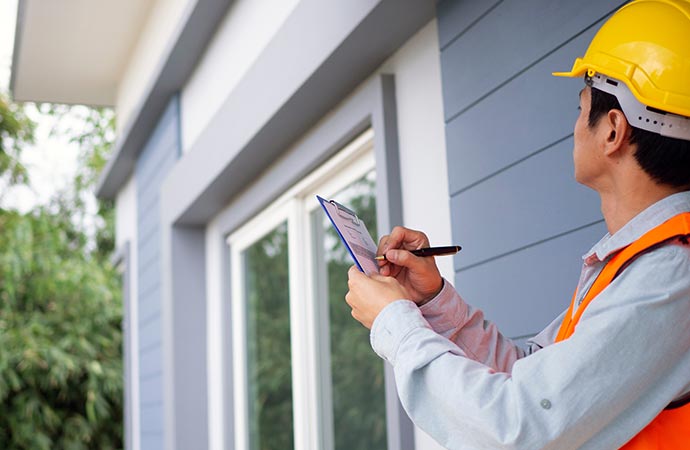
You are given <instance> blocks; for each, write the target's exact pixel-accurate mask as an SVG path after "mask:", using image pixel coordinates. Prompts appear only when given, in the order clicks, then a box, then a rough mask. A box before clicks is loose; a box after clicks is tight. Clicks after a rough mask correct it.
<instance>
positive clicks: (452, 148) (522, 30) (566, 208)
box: [437, 0, 624, 337]
mask: <svg viewBox="0 0 690 450" xmlns="http://www.w3.org/2000/svg"><path fill="white" fill-rule="evenodd" d="M622 3H624V2H622V1H620V0H605V1H599V0H584V1H582V2H569V1H567V0H521V1H517V0H501V1H498V2H496V1H493V2H484V3H482V2H472V1H460V0H443V1H441V2H439V3H438V9H437V11H438V15H439V17H438V23H439V42H440V44H439V45H440V50H441V67H442V77H443V91H444V92H443V95H444V108H445V117H446V144H447V151H448V170H449V191H450V193H451V205H450V207H451V224H452V228H453V237H454V240H456V241H457V242H459V243H460V244H461V245H463V247H464V250H463V252H462V253H461V254H459V255H458V256H456V257H455V272H456V276H455V284H456V286H457V287H458V290H459V291H460V292H461V293H462V294H463V295H464V296H465V298H467V300H468V301H469V302H471V303H473V304H475V305H477V306H479V307H481V308H482V309H484V310H485V312H486V313H487V318H489V319H490V320H493V321H494V322H496V323H497V324H498V325H499V327H500V328H501V329H502V330H503V332H504V333H505V334H507V335H508V336H513V337H520V336H526V335H530V334H534V333H536V332H538V331H539V330H540V329H541V328H542V327H544V326H546V325H547V324H548V322H550V321H551V320H552V319H554V318H555V317H556V316H557V315H558V313H559V312H560V311H561V310H563V309H564V308H565V307H566V306H567V303H568V301H569V300H570V295H571V294H572V290H573V288H574V286H575V284H576V283H577V279H578V274H579V267H580V263H581V261H580V256H581V255H582V254H583V253H585V252H586V251H587V250H588V249H589V248H590V247H591V246H592V245H593V244H594V243H595V242H596V241H597V240H598V239H599V238H600V237H601V235H603V233H604V232H605V227H604V225H603V222H602V221H601V212H600V208H599V199H598V196H597V195H596V193H594V192H592V191H590V190H588V189H586V188H584V187H582V186H579V185H577V184H576V182H575V181H574V179H573V167H572V155H571V153H572V129H573V124H574V121H575V119H576V117H577V111H576V108H577V95H578V92H579V90H580V88H581V87H582V81H581V80H563V79H556V78H553V77H552V76H551V72H552V71H555V70H561V69H569V68H570V66H571V65H572V61H573V60H574V58H575V57H576V56H581V55H582V54H583V53H584V51H585V49H586V46H587V44H588V42H589V40H590V39H591V37H592V36H593V35H594V33H595V32H596V30H597V29H598V27H599V24H600V23H601V22H602V21H603V20H604V19H605V17H606V16H607V15H608V14H610V13H611V12H613V11H615V10H616V9H617V8H618V7H619V6H620V5H621V4H622Z"/></svg>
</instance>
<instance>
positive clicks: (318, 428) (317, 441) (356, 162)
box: [227, 129, 375, 450]
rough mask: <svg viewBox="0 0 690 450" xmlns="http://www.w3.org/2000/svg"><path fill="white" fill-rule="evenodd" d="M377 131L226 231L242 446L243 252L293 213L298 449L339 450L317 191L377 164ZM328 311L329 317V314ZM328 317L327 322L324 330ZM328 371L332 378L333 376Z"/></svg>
mask: <svg viewBox="0 0 690 450" xmlns="http://www.w3.org/2000/svg"><path fill="white" fill-rule="evenodd" d="M373 145H374V133H373V130H371V129H369V130H367V131H365V132H364V133H362V134H360V135H359V136H358V137H356V138H355V139H354V140H353V141H351V142H350V143H349V144H348V145H347V146H346V147H345V148H343V149H342V150H341V151H339V152H338V153H337V154H336V155H335V156H333V157H332V158H330V159H329V160H328V161H327V162H326V163H324V164H323V165H322V166H320V167H319V168H317V169H316V170H314V171H313V172H312V173H310V174H309V175H308V176H306V177H305V178H304V179H303V180H301V181H300V182H298V183H297V184H295V185H294V186H293V187H291V188H290V189H288V190H287V192H285V193H284V194H283V195H281V196H280V197H279V198H278V199H276V200H275V201H274V202H273V203H271V204H270V205H269V206H268V207H266V208H265V209H264V210H263V211H261V212H260V213H258V214H257V215H256V216H254V217H253V218H252V219H251V220H249V221H248V222H247V223H246V224H244V225H243V226H241V227H240V228H239V229H237V230H236V231H235V232H233V233H232V234H231V235H230V236H229V237H228V239H227V243H228V245H229V246H230V257H231V277H232V278H231V280H232V282H231V285H232V299H233V301H232V322H233V323H232V330H233V335H232V341H233V374H234V377H233V379H234V386H233V392H234V399H235V414H234V417H235V448H236V449H237V450H249V423H248V411H249V404H248V402H249V399H248V396H247V393H248V380H247V372H246V367H247V352H246V350H247V336H246V323H245V320H244V319H245V318H246V305H245V302H244V301H236V300H237V299H244V298H245V296H244V294H245V292H244V285H243V282H242V280H243V277H242V274H243V270H244V267H243V261H242V253H243V252H244V251H245V250H246V249H247V248H249V247H250V246H251V245H252V244H254V243H255V242H256V241H258V240H259V239H260V238H261V237H263V236H265V235H266V234H267V233H269V232H270V231H271V230H273V229H274V228H275V227H277V226H278V225H279V224H281V223H283V222H285V221H287V228H288V249H289V250H288V260H289V264H290V268H291V269H290V286H289V296H290V340H291V359H292V404H293V424H294V445H295V449H305V450H332V448H333V429H332V422H333V419H332V405H331V398H330V392H331V388H330V385H329V383H330V378H328V377H324V376H322V375H320V374H324V373H328V374H330V364H329V363H328V361H330V353H329V352H330V349H329V348H325V347H327V346H323V345H319V342H317V338H318V337H321V338H322V337H323V336H324V334H323V333H324V332H325V333H326V334H325V336H328V316H327V315H325V314H324V311H326V310H325V309H324V308H319V307H318V303H317V299H315V298H314V297H315V296H314V292H313V291H314V290H313V286H315V283H314V281H315V280H314V279H313V274H314V269H315V264H314V261H313V259H314V258H313V255H314V250H313V249H312V245H313V243H312V234H313V231H314V230H312V224H311V221H310V220H309V218H310V215H311V214H312V213H313V211H314V210H316V209H318V208H320V207H321V206H320V205H319V203H318V201H317V200H316V198H315V196H316V195H317V194H318V195H321V196H324V197H326V198H329V197H331V196H333V195H334V194H335V193H337V192H338V191H339V190H341V189H343V188H344V187H346V186H347V185H349V184H350V183H352V182H354V181H356V180H357V179H359V178H361V177H362V176H363V175H364V174H366V173H367V172H369V171H370V170H372V169H374V168H375V156H374V150H373ZM324 316H325V318H324ZM324 322H325V330H324ZM326 378H328V380H326Z"/></svg>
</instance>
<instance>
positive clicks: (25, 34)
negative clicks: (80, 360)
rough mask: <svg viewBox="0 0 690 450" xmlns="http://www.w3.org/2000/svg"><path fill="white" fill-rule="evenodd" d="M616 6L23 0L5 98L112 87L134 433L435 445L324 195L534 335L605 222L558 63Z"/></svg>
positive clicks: (114, 180) (576, 83)
mask: <svg viewBox="0 0 690 450" xmlns="http://www.w3.org/2000/svg"><path fill="white" fill-rule="evenodd" d="M622 3H623V2H621V1H593V0H586V1H581V2H572V1H566V0H521V1H516V0H491V1H485V2H479V1H470V0H441V1H438V2H436V3H434V2H432V1H429V0H398V1H393V0H347V1H343V0H335V1H316V0H262V1H256V0H235V1H233V0H165V1H164V0H120V1H118V2H113V1H109V2H90V1H86V0H71V1H66V0H53V1H51V2H36V1H29V0H20V1H19V13H18V23H17V30H16V44H15V53H14V64H13V71H12V75H13V76H12V82H11V89H12V93H13V96H14V98H15V99H16V100H18V101H51V102H64V103H85V104H92V105H109V106H113V107H115V108H116V111H117V117H118V130H117V132H118V138H117V142H116V146H115V149H114V153H113V155H112V159H111V160H110V161H109V163H108V165H107V167H106V169H105V172H104V173H103V175H102V178H101V180H100V184H99V187H98V195H99V196H100V197H102V198H105V199H114V200H115V202H116V210H117V230H116V231H117V245H118V248H119V253H118V254H119V255H120V256H121V258H122V263H123V276H124V278H125V281H126V282H125V300H126V302H125V303H126V311H125V318H126V320H125V332H126V348H125V357H126V361H125V362H126V364H125V365H126V374H125V375H126V399H125V404H126V417H125V424H126V425H125V428H126V448H127V449H135V450H138V449H145V450H155V449H178V450H179V449H206V448H208V449H213V450H221V449H237V450H248V449H258V448H270V449H286V448H295V449H312V450H330V449H335V450H340V449H355V448H366V449H368V450H375V449H383V448H387V449H389V450H412V449H415V450H430V449H437V448H439V447H438V445H437V444H435V443H434V442H433V440H432V439H430V438H429V437H428V436H427V435H426V434H425V433H424V432H423V431H421V430H419V429H417V428H415V426H414V425H413V424H412V423H411V422H410V420H409V419H408V417H407V416H406V414H405V412H404V410H403V409H402V407H401V405H400V403H399V401H398V400H397V396H396V391H395V385H394V381H393V378H392V372H391V368H390V367H387V366H385V365H384V363H383V362H381V360H379V359H378V358H377V357H376V356H375V355H373V352H371V350H370V348H369V347H368V338H367V333H366V330H364V329H363V328H362V327H361V326H359V325H358V324H357V323H356V322H354V321H353V320H352V319H351V318H350V317H349V311H348V310H347V308H344V305H343V301H342V296H343V294H344V291H343V289H346V286H345V285H344V283H345V281H344V280H346V274H345V272H346V269H347V267H348V266H349V265H350V264H351V263H350V261H349V259H348V258H347V255H346V254H345V253H344V250H343V248H342V246H341V245H340V244H339V242H338V241H337V238H335V237H334V235H333V232H332V230H331V229H330V226H329V225H328V223H326V222H325V221H324V220H325V217H324V215H323V213H322V212H321V211H320V209H319V204H318V202H317V201H316V199H315V195H316V194H319V195H322V196H325V197H329V198H331V197H332V198H336V199H338V200H339V201H340V202H341V203H345V204H348V205H350V206H352V207H356V209H358V212H360V214H361V215H362V217H363V218H364V219H365V221H366V222H367V224H369V225H372V226H374V229H373V231H374V232H375V234H378V235H379V236H381V235H383V234H385V233H387V232H388V231H389V230H390V229H391V228H392V227H393V226H395V225H405V226H408V227H411V228H415V229H421V230H424V231H425V232H426V233H427V235H428V236H429V238H430V240H431V243H432V244H434V245H444V244H459V245H462V246H463V250H462V252H460V253H459V254H458V255H456V256H454V257H444V258H438V259H437V261H438V264H439V266H440V268H441V270H442V273H443V275H444V276H445V277H446V279H447V280H449V281H451V282H452V283H454V284H455V286H456V287H458V289H459V291H460V292H461V293H462V294H463V296H464V297H465V298H466V299H467V300H468V301H470V302H471V303H473V304H475V305H477V306H479V307H481V308H482V309H483V310H484V311H485V313H486V316H487V317H488V318H490V319H491V320H493V321H494V322H496V323H497V324H498V325H499V327H500V329H501V330H502V331H503V332H504V334H506V335H508V336H510V337H513V338H515V339H516V340H518V341H524V340H525V339H526V338H527V337H529V336H531V335H533V334H535V333H536V332H538V331H539V330H541V329H542V328H543V327H544V326H545V325H547V324H548V323H549V322H550V321H551V320H552V319H553V318H554V317H556V316H557V315H558V314H559V313H560V312H561V311H562V310H563V309H564V308H566V306H567V304H568V302H569V300H570V295H571V293H572V289H573V288H574V286H575V285H576V282H577V278H578V275H579V269H580V258H579V257H580V255H582V254H583V253H585V252H586V251H587V250H588V249H589V248H590V247H591V245H593V243H595V242H596V241H597V240H598V239H599V238H600V237H601V236H602V235H603V234H604V233H605V227H604V224H603V221H602V218H601V213H600V210H599V202H598V198H597V196H596V194H595V193H593V192H590V191H589V190H587V189H586V188H584V187H582V186H580V185H578V184H577V183H576V182H575V181H574V179H573V167H572V155H571V149H572V130H573V124H574V121H575V118H576V112H577V111H576V108H577V105H578V97H577V95H578V92H579V90H580V89H581V87H582V81H581V80H563V79H558V78H554V77H552V76H551V72H552V71H556V70H562V69H568V68H570V66H571V64H572V61H573V60H574V58H575V57H576V56H580V55H582V54H583V53H584V50H585V48H586V46H587V43H588V42H589V40H590V39H591V37H592V36H593V35H594V32H595V31H596V29H597V28H598V26H599V25H600V24H601V23H602V21H603V20H604V19H605V18H606V17H607V16H608V15H609V14H610V13H611V12H613V11H614V10H616V9H617V8H618V7H619V6H620V5H621V4H622Z"/></svg>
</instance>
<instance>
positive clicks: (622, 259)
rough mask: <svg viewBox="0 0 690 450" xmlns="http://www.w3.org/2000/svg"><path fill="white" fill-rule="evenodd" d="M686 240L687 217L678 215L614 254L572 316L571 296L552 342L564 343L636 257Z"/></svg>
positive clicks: (688, 230) (689, 232)
mask: <svg viewBox="0 0 690 450" xmlns="http://www.w3.org/2000/svg"><path fill="white" fill-rule="evenodd" d="M689 238H690V213H681V214H678V215H676V216H674V217H672V218H671V219H669V220H667V221H666V222H664V223H662V224H661V225H659V226H657V227H655V228H652V229H651V230H649V231H648V232H647V233H645V234H643V235H642V236H641V237H640V238H639V239H637V240H636V241H634V242H633V243H631V244H630V245H628V246H627V247H625V248H623V249H622V250H620V251H619V252H618V253H617V254H615V255H614V256H613V257H612V258H611V259H610V260H609V262H608V263H607V264H606V266H604V268H603V269H602V271H601V272H600V273H599V276H597V278H596V280H594V283H593V284H592V286H591V287H590V288H589V291H587V294H586V295H585V297H584V299H583V300H582V303H581V305H580V306H579V308H578V309H577V312H576V313H575V316H573V314H572V312H573V309H574V308H575V305H574V302H575V296H573V301H572V302H571V304H570V308H569V309H568V312H567V313H566V317H565V318H564V320H563V323H562V324H561V328H560V329H559V331H558V336H557V337H556V341H561V340H563V339H567V338H568V337H570V335H572V334H573V332H574V331H575V326H576V325H577V322H578V321H579V320H580V317H581V316H582V313H583V311H584V310H585V309H586V308H587V305H589V303H590V302H591V301H592V300H593V299H594V298H595V297H596V296H597V295H599V294H600V293H601V291H603V290H604V289H605V288H606V287H607V286H608V285H609V284H610V283H611V282H612V281H613V280H614V279H615V278H616V277H617V276H618V275H620V274H621V272H623V270H625V268H626V267H628V266H629V265H630V263H631V262H632V261H634V260H635V258H637V257H638V256H640V255H642V254H643V253H646V252H648V251H651V250H654V249H655V248H658V247H660V246H662V245H665V244H666V243H668V242H669V241H671V240H674V239H681V240H685V241H686V243H687V240H688V239H689Z"/></svg>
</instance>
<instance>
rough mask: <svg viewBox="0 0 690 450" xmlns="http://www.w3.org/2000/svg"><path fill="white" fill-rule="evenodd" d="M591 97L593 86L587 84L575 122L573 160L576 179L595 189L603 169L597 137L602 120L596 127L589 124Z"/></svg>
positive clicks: (581, 93) (581, 96) (581, 92)
mask: <svg viewBox="0 0 690 450" xmlns="http://www.w3.org/2000/svg"><path fill="white" fill-rule="evenodd" d="M591 99H592V92H591V88H590V87H589V86H587V87H585V88H584V89H583V90H581V91H580V107H579V110H580V115H579V116H578V118H577V121H576V122H575V131H574V141H575V143H574V148H573V162H574V164H575V180H577V182H578V183H581V184H584V185H585V186H589V187H591V188H593V189H595V188H596V184H595V182H596V180H597V177H598V176H599V175H600V169H601V161H600V157H601V152H600V151H598V150H599V149H598V145H597V139H596V137H597V130H598V129H599V128H600V127H599V125H600V124H601V120H600V121H599V122H598V123H597V125H596V126H595V127H590V126H589V123H588V122H589V110H590V104H591ZM602 119H603V118H602Z"/></svg>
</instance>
